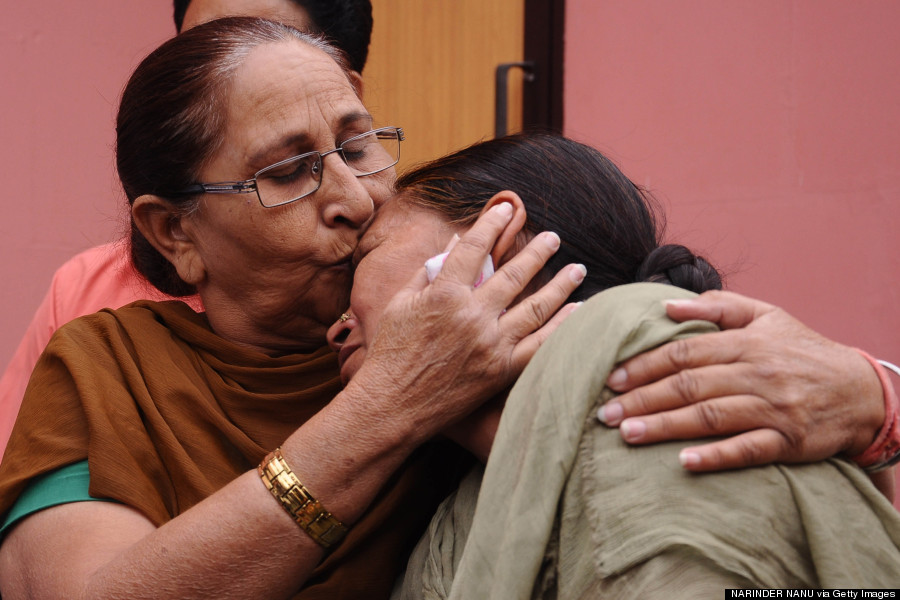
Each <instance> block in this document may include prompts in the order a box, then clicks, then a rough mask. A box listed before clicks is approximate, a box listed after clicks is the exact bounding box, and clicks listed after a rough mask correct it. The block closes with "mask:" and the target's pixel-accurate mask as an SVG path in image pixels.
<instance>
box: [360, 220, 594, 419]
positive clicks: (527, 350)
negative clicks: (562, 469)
mask: <svg viewBox="0 0 900 600" xmlns="http://www.w3.org/2000/svg"><path fill="white" fill-rule="evenodd" d="M510 217H511V208H510V206H509V205H508V204H506V203H502V204H499V205H497V206H496V207H494V208H492V209H491V210H489V211H488V212H486V213H485V214H484V215H483V216H482V217H481V218H480V219H479V220H478V222H476V224H475V225H474V226H473V227H472V228H471V229H470V230H469V231H468V232H466V234H465V235H463V236H462V238H461V239H460V241H459V242H458V243H457V244H456V246H455V247H454V248H453V250H452V251H451V252H450V255H449V256H448V257H447V260H446V262H445V264H444V268H443V270H442V271H441V273H440V275H439V276H438V277H437V278H436V279H435V281H434V282H433V283H431V284H430V285H429V284H428V280H427V277H426V275H425V269H424V268H422V269H420V270H419V271H418V272H417V273H416V275H415V276H414V278H413V280H412V281H411V282H410V283H409V284H408V285H407V286H406V287H405V288H404V289H402V290H401V291H400V292H399V293H398V294H397V295H396V296H395V297H394V299H393V300H392V301H391V303H390V304H389V305H388V307H387V308H386V310H385V312H384V314H383V316H382V319H381V321H380V322H379V325H378V330H377V333H376V335H375V342H374V343H373V345H372V347H371V348H370V349H369V354H368V355H367V358H366V362H365V364H364V365H363V367H362V368H361V369H360V371H359V373H358V374H357V375H356V376H355V377H354V379H353V382H352V383H354V384H362V385H379V384H376V383H375V382H376V381H379V382H380V385H384V382H390V386H391V388H392V389H391V392H390V393H389V394H381V396H382V397H388V398H392V399H395V400H396V401H397V402H398V404H397V406H396V410H397V413H398V416H407V417H409V418H410V419H412V421H413V422H415V423H417V424H418V425H419V426H418V427H417V428H416V431H417V432H419V433H420V434H421V435H426V436H430V435H433V434H434V433H436V432H437V431H439V430H440V429H442V428H443V426H445V425H447V424H450V423H453V422H455V421H456V420H458V419H459V418H461V417H463V416H465V415H466V414H468V413H470V412H471V411H472V410H474V409H475V408H476V407H477V406H479V405H480V404H481V403H482V402H483V401H484V400H486V399H487V398H489V397H491V396H492V395H493V394H495V393H496V392H498V391H500V390H502V389H503V388H505V387H506V386H508V385H509V384H510V383H512V381H514V379H515V378H516V377H517V376H518V375H519V373H521V371H522V369H523V368H524V367H525V365H526V364H527V363H528V360H529V359H530V358H531V356H532V355H533V354H534V352H535V351H536V350H537V348H538V347H539V346H540V344H541V343H542V342H543V340H545V339H546V338H547V336H548V335H549V334H550V333H551V332H552V331H553V330H554V329H555V328H556V326H557V325H558V324H559V323H560V322H561V321H562V319H563V318H565V316H567V315H568V314H569V313H570V312H571V311H572V310H574V308H575V307H574V305H573V306H570V307H566V308H565V309H563V310H562V311H559V312H557V311H558V309H559V307H560V306H561V305H562V304H563V302H564V301H565V299H566V297H568V296H569V294H570V293H571V292H572V291H573V290H574V289H575V288H576V287H577V286H578V285H579V284H580V283H581V280H582V279H583V269H582V268H581V267H579V266H577V265H569V266H568V267H566V268H565V269H563V270H562V271H561V272H560V273H558V274H557V275H556V277H554V278H553V280H552V281H551V282H550V283H548V284H547V285H545V286H544V287H543V288H541V289H540V290H539V291H537V292H535V293H534V294H532V295H530V296H527V297H526V298H524V299H522V300H521V301H519V302H518V304H516V305H515V306H513V307H512V308H509V310H506V309H507V307H509V306H510V305H511V304H512V303H513V301H514V300H515V299H516V298H517V297H518V296H520V294H521V293H522V291H523V290H524V289H525V287H526V286H527V285H528V283H529V282H530V280H531V278H532V277H533V276H534V275H535V274H536V273H537V272H538V271H539V270H540V269H541V268H542V267H543V266H544V264H545V263H546V262H547V260H548V259H549V258H550V257H551V256H552V255H553V254H554V253H555V252H556V250H557V249H558V248H559V238H558V237H557V236H556V235H555V234H552V233H543V234H540V235H538V236H536V237H535V238H534V239H533V240H532V241H531V242H530V243H529V244H528V246H527V247H526V248H525V249H524V250H523V251H522V252H520V253H519V254H518V255H517V256H516V257H514V258H513V259H511V260H510V261H509V262H507V263H506V264H504V265H503V266H502V267H501V268H500V269H499V270H498V271H497V273H496V274H495V275H494V276H493V277H491V278H490V279H489V280H487V281H486V282H485V283H484V284H482V285H481V286H479V287H478V288H474V287H473V285H472V284H473V282H474V281H475V280H476V278H477V277H478V275H479V273H480V271H481V266H482V265H483V263H484V260H485V257H486V256H487V255H488V254H489V252H490V250H491V248H492V246H493V244H494V242H495V241H496V239H497V238H498V237H499V236H500V234H501V233H502V232H503V230H504V228H506V227H507V226H508V224H509V221H510ZM367 381H368V382H369V383H367Z"/></svg>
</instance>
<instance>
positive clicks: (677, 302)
mask: <svg viewBox="0 0 900 600" xmlns="http://www.w3.org/2000/svg"><path fill="white" fill-rule="evenodd" d="M691 302H692V300H663V306H684V305H686V304H690V303H691Z"/></svg>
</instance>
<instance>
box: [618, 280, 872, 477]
mask: <svg viewBox="0 0 900 600" xmlns="http://www.w3.org/2000/svg"><path fill="white" fill-rule="evenodd" d="M667 312H668V314H669V316H670V317H671V318H673V319H675V320H676V321H685V320H688V319H704V320H708V321H712V322H715V323H717V324H718V325H719V326H720V327H721V328H722V329H725V330H728V331H722V332H720V333H714V334H709V335H704V336H699V337H695V338H690V339H687V340H682V341H678V342H674V343H671V344H667V345H665V346H663V347H661V348H658V349H656V350H654V351H652V352H648V353H646V354H643V355H641V356H638V357H636V358H633V359H631V360H630V361H628V362H626V363H624V364H623V365H621V368H619V369H617V370H616V371H614V372H613V373H612V375H611V376H610V379H609V381H608V385H609V386H610V387H611V388H613V389H614V390H617V391H620V392H626V393H624V394H623V395H621V396H619V397H618V398H617V399H616V400H615V401H614V402H612V403H611V404H608V405H607V406H606V407H604V410H603V418H604V420H605V421H606V422H607V424H609V425H613V426H615V425H619V426H620V429H621V432H622V437H623V438H624V439H625V440H626V441H627V442H629V443H633V444H646V443H653V442H658V441H662V440H671V439H692V438H699V437H706V436H713V435H727V434H738V435H735V436H734V437H731V438H728V439H725V440H722V441H719V442H714V443H710V444H704V445H701V446H697V447H693V448H685V449H684V450H683V451H682V453H681V457H680V458H681V462H682V464H683V465H684V466H685V468H687V469H690V470H693V471H714V470H719V469H728V468H735V467H745V466H752V465H760V464H768V463H771V462H808V461H815V460H820V459H823V458H826V457H829V456H832V455H835V454H837V453H840V452H845V453H847V454H849V455H854V454H857V453H859V452H862V451H863V450H864V449H865V448H866V447H867V446H868V445H869V444H870V443H871V442H872V440H873V439H874V438H875V436H876V434H877V433H878V430H879V428H880V427H881V425H882V422H883V421H884V402H883V395H882V389H881V386H880V384H879V381H878V377H877V376H876V374H875V372H874V370H873V369H872V367H871V366H870V365H869V364H868V363H867V361H866V360H865V359H864V358H863V357H862V356H860V354H859V353H857V352H856V351H855V350H853V349H852V348H848V347H846V346H842V345H840V344H837V343H835V342H832V341H830V340H828V339H826V338H824V337H822V336H821V335H819V334H817V333H816V332H814V331H812V330H811V329H809V328H808V327H806V326H804V325H803V324H802V323H800V322H799V321H797V320H796V319H794V318H793V317H791V316H790V315H788V314H787V313H786V312H784V311H783V310H781V309H779V308H777V307H775V306H772V305H769V304H766V303H764V302H759V301H756V300H752V299H750V298H746V297H744V296H740V295H738V294H734V293H729V292H707V293H705V294H703V295H702V296H700V297H699V298H697V299H695V300H687V301H677V302H670V303H669V304H668V306H667Z"/></svg>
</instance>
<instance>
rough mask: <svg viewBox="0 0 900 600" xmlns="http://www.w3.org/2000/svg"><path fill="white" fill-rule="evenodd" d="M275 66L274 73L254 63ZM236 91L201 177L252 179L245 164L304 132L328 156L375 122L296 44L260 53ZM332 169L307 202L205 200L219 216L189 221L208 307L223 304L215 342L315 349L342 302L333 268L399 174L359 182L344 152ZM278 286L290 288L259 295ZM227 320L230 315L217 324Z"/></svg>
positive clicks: (342, 81) (314, 54)
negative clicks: (348, 135) (220, 140)
mask: <svg viewBox="0 0 900 600" xmlns="http://www.w3.org/2000/svg"><path fill="white" fill-rule="evenodd" d="M298 47H299V48H302V51H301V52H297V51H296V49H297V48H298ZM276 61H277V62H278V63H279V66H280V68H278V69H273V68H260V67H259V64H261V63H264V62H265V63H267V64H271V63H274V62H276ZM248 74H252V75H253V76H248ZM231 87H232V89H231V96H232V104H231V107H230V109H229V112H228V120H229V122H230V123H232V124H233V125H232V126H231V127H229V129H228V133H227V134H226V139H225V142H224V144H223V147H222V150H221V151H220V152H219V153H218V154H217V155H216V156H215V157H214V159H213V160H212V161H210V163H209V165H208V166H207V167H206V168H205V169H204V172H203V173H202V180H204V181H228V180H233V179H237V178H249V177H251V176H252V175H253V173H255V171H250V169H252V168H254V167H250V166H248V165H247V159H248V157H249V156H253V155H259V154H261V153H262V154H265V152H266V150H265V149H266V148H273V147H276V148H277V147H279V146H283V141H284V140H285V139H290V138H292V137H295V136H297V135H298V133H300V134H306V135H307V136H308V138H309V140H310V148H309V149H319V150H323V151H324V150H329V149H331V148H333V147H334V146H335V141H336V140H337V139H339V136H342V135H343V134H344V132H345V131H347V128H348V127H353V128H354V129H353V130H352V132H353V133H356V131H355V130H356V128H359V127H362V129H363V130H366V129H368V127H369V125H368V124H369V122H370V121H369V120H368V119H370V117H368V113H367V112H365V108H364V107H363V106H362V104H361V103H360V102H359V100H358V98H357V96H356V94H355V92H354V90H353V87H352V86H351V84H350V82H349V80H348V79H347V78H346V77H345V76H344V74H343V72H342V71H341V70H340V69H339V68H338V67H337V65H335V64H334V62H333V61H332V60H331V59H330V58H329V57H328V56H327V55H325V54H324V53H322V52H320V51H318V50H316V49H313V48H310V47H309V46H306V45H303V44H301V43H299V42H298V43H294V42H289V43H276V44H267V45H264V46H260V47H258V48H256V49H254V50H253V51H252V52H251V53H250V54H249V55H248V57H247V59H246V61H245V63H244V64H243V65H242V67H241V68H239V69H238V70H237V71H236V73H235V76H234V80H233V82H232V86H231ZM259 90H265V93H263V94H261V99H260V100H251V99H250V98H252V97H253V95H259ZM348 120H349V123H348ZM298 150H306V149H302V148H301V149H298ZM296 152H297V150H292V151H290V152H289V153H288V154H287V155H285V156H277V155H276V156H274V157H272V158H273V159H274V161H277V160H278V159H280V158H286V157H287V156H289V155H291V154H294V153H296ZM267 164H271V163H267ZM325 165H326V166H325V170H324V173H323V179H322V184H321V187H320V189H319V190H318V191H317V192H315V193H314V194H312V195H311V196H309V197H307V198H303V199H301V200H299V201H297V202H294V203H291V204H287V205H284V206H280V207H275V208H263V207H262V206H260V205H259V203H258V202H250V203H248V202H246V198H240V196H216V197H210V196H207V198H205V201H206V202H217V203H218V204H217V205H216V210H202V211H199V213H198V214H197V215H195V216H192V217H191V218H189V219H188V220H187V222H186V223H185V229H186V230H191V228H192V227H193V229H192V230H191V233H192V234H193V239H194V240H196V247H197V251H198V253H199V255H200V256H201V257H202V261H203V262H202V264H203V266H204V269H205V272H206V276H205V278H204V281H202V282H201V284H200V285H201V286H205V288H206V291H207V296H208V297H209V298H210V300H208V301H207V306H209V303H210V302H213V303H218V305H219V310H214V311H209V313H210V314H211V315H213V320H211V324H212V326H213V328H214V329H215V330H216V331H217V332H219V333H220V335H223V336H224V337H226V338H229V339H232V340H238V341H244V342H245V343H246V342H247V340H255V341H254V342H250V345H251V346H255V347H258V348H260V349H262V350H263V351H268V352H270V353H281V352H291V351H298V350H303V349H306V350H309V349H312V348H314V347H317V346H318V343H319V340H321V339H322V337H323V336H324V333H325V330H326V329H327V327H328V326H329V325H330V324H331V323H332V322H333V321H334V319H336V318H337V316H338V315H339V314H340V312H341V311H342V310H343V309H344V308H345V307H346V306H347V303H348V301H349V292H350V285H351V274H350V270H349V266H345V267H342V268H337V269H336V268H332V267H333V265H335V264H337V263H339V262H341V261H344V260H346V259H348V258H349V256H350V255H351V254H352V252H353V251H354V250H355V247H356V244H357V241H358V237H359V235H360V232H361V230H362V228H363V227H364V226H365V225H366V223H367V221H368V220H369V219H370V218H371V215H372V212H373V210H374V207H375V206H376V204H380V203H382V202H383V200H384V199H386V198H387V197H388V195H389V186H390V182H391V180H392V177H393V170H392V169H391V170H388V171H384V172H382V173H379V174H376V175H371V176H367V177H363V178H358V177H356V176H355V175H354V174H353V173H352V172H351V171H350V169H349V167H347V165H346V164H345V163H343V161H342V160H341V158H340V157H339V156H337V155H330V156H328V157H326V158H325ZM254 166H255V165H254ZM257 170H258V167H257ZM239 198H240V200H238V199H239ZM254 200H255V197H254ZM272 289H278V290H281V289H283V290H285V292H284V293H278V294H272V293H263V292H262V290H272ZM224 306H227V307H228V311H227V312H224V311H223V310H222V307H224ZM222 314H228V315H229V319H227V320H223V319H220V318H216V315H222Z"/></svg>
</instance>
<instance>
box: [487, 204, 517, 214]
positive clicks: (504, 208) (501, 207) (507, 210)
mask: <svg viewBox="0 0 900 600" xmlns="http://www.w3.org/2000/svg"><path fill="white" fill-rule="evenodd" d="M491 210H494V211H496V212H497V214H498V215H501V216H503V217H507V218H508V217H511V216H512V213H513V207H512V204H510V203H509V202H501V203H500V204H497V205H496V206H494V208H493V209H491Z"/></svg>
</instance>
